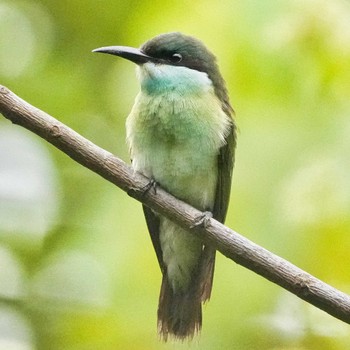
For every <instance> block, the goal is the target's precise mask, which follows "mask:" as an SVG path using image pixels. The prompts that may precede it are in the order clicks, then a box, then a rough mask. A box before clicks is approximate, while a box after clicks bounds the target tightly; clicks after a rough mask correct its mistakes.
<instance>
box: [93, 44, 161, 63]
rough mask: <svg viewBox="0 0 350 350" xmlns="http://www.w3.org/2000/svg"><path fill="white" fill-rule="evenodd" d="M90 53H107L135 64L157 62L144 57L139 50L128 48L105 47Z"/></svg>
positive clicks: (149, 57)
mask: <svg viewBox="0 0 350 350" xmlns="http://www.w3.org/2000/svg"><path fill="white" fill-rule="evenodd" d="M92 52H101V53H108V54H110V55H115V56H119V57H122V58H125V59H127V60H129V61H131V62H134V63H136V64H143V63H146V62H155V61H156V60H157V59H155V58H154V57H151V56H147V55H145V54H144V53H143V52H142V51H141V50H139V49H135V48H134V47H129V46H106V47H100V48H98V49H95V50H92Z"/></svg>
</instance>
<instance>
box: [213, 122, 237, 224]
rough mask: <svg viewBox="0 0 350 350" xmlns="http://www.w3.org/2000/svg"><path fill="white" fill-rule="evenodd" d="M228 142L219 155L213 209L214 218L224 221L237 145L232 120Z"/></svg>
mask: <svg viewBox="0 0 350 350" xmlns="http://www.w3.org/2000/svg"><path fill="white" fill-rule="evenodd" d="M225 141H226V144H225V145H224V146H223V147H221V149H220V153H219V156H218V180H217V185H216V193H215V202H214V209H213V217H214V219H216V220H218V221H220V222H224V221H225V218H226V213H227V208H228V203H229V200H230V192H231V180H232V170H233V164H234V161H235V159H234V153H235V147H236V128H235V125H234V122H233V121H232V126H231V130H230V133H229V134H228V135H227V137H226V139H225Z"/></svg>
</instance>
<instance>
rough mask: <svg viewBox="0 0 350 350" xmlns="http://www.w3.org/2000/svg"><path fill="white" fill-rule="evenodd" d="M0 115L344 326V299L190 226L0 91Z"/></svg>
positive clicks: (212, 226) (122, 171)
mask: <svg viewBox="0 0 350 350" xmlns="http://www.w3.org/2000/svg"><path fill="white" fill-rule="evenodd" d="M0 113H2V114H3V115H4V117H5V118H7V119H9V120H11V121H12V122H13V123H14V124H18V125H21V126H23V127H24V128H26V129H28V130H30V131H32V132H34V133H36V134H37V135H39V136H41V137H42V138H43V139H45V140H46V141H48V142H50V143H51V144H53V145H54V146H56V147H57V148H58V149H60V150H61V151H63V152H64V153H66V154H67V155H68V156H70V157H71V158H72V159H74V160H75V161H76V162H78V163H80V164H81V165H83V166H85V167H87V168H89V169H91V170H92V171H94V172H95V173H97V174H99V175H100V176H102V177H103V178H105V179H106V180H108V181H110V182H112V183H113V184H115V185H116V186H118V187H120V188H121V189H122V190H123V191H125V192H127V193H128V194H129V195H130V196H131V197H133V198H135V199H137V200H138V201H140V202H142V203H144V204H146V205H147V206H149V207H150V208H152V209H153V210H155V211H157V212H159V213H160V214H162V215H164V216H166V217H168V218H169V219H171V220H173V221H174V222H176V223H177V224H179V225H181V226H182V227H184V228H186V229H187V230H188V231H189V234H195V235H197V236H198V237H200V238H201V239H202V240H203V241H204V242H205V243H208V244H211V245H213V246H214V247H215V248H216V249H217V250H218V251H220V252H221V253H222V254H224V255H225V256H226V257H228V258H229V259H231V260H233V261H235V262H236V263H238V264H240V265H242V266H244V267H246V268H248V269H250V270H252V271H254V272H256V273H257V274H259V275H261V276H263V277H265V278H266V279H268V280H270V281H271V282H274V283H276V284H278V285H279V286H281V287H283V288H285V289H286V290H288V291H290V292H291V293H293V294H295V295H297V296H298V297H299V298H301V299H303V300H305V301H307V302H309V303H310V304H313V305H314V306H316V307H318V308H319V309H321V310H324V311H325V312H327V313H329V314H330V315H332V316H334V317H336V318H338V319H340V320H342V321H344V322H346V323H349V324H350V297H349V296H348V295H347V294H345V293H342V292H340V291H339V290H337V289H335V288H333V287H331V286H330V285H328V284H326V283H324V282H322V281H320V280H319V279H317V278H315V277H313V276H312V275H310V274H309V273H307V272H305V271H303V270H301V269H300V268H298V267H296V266H295V265H293V264H291V263H290V262H288V261H286V260H284V259H282V258H280V257H278V256H277V255H275V254H273V253H271V252H269V251H268V250H266V249H264V248H262V247H260V246H258V245H256V244H255V243H253V242H251V241H249V240H248V239H247V238H245V237H243V236H241V235H240V234H238V233H237V232H235V231H233V230H231V229H229V228H228V227H226V226H224V225H223V224H221V223H219V222H218V221H216V220H214V219H210V221H209V224H208V225H205V226H206V227H203V226H198V225H197V226H196V225H195V224H196V220H197V219H198V218H199V217H200V215H201V214H202V213H201V212H200V211H198V210H197V209H195V208H193V207H191V206H190V205H188V204H186V203H184V202H182V201H180V200H178V199H176V198H175V197H173V196H171V195H170V194H168V193H166V192H165V191H164V190H162V189H161V188H157V191H156V192H155V191H152V190H151V191H148V192H146V193H145V191H144V190H143V189H144V188H145V186H147V184H148V183H149V180H148V179H147V178H146V177H144V176H142V175H141V174H139V173H135V172H134V171H133V170H132V168H131V167H130V166H128V165H127V164H126V163H125V162H123V161H122V160H120V159H119V158H117V157H115V156H113V155H112V154H111V153H109V152H107V151H105V150H104V149H102V148H100V147H98V146H96V145H94V144H93V143H92V142H90V141H89V140H87V139H85V138H84V137H82V136H81V135H79V134H78V133H76V132H75V131H74V130H72V129H70V128H69V127H67V126H66V125H64V124H62V123H61V122H59V121H58V120H56V119H54V118H53V117H51V116H50V115H48V114H46V113H45V112H43V111H41V110H39V109H37V108H35V107H33V106H31V105H30V104H29V103H27V102H25V101H24V100H22V99H21V98H19V97H18V96H16V95H15V94H14V93H13V92H11V91H10V90H8V89H7V88H6V87H4V86H1V85H0Z"/></svg>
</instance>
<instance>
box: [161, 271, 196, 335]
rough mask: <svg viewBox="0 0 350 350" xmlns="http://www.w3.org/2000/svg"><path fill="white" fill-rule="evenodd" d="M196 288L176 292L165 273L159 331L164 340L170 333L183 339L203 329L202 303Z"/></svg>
mask: <svg viewBox="0 0 350 350" xmlns="http://www.w3.org/2000/svg"><path fill="white" fill-rule="evenodd" d="M196 289H198V288H193V287H190V288H189V290H186V291H179V292H174V291H173V289H172V288H171V286H170V284H169V282H168V277H167V274H166V273H164V275H163V280H162V286H161V290H160V296H159V306H158V332H159V335H160V337H161V338H162V339H163V340H164V341H166V340H167V339H168V336H169V335H170V336H173V337H174V338H177V339H181V340H183V339H185V338H193V336H194V334H195V333H197V332H198V331H199V330H200V329H201V327H202V303H201V298H200V293H198V292H197V291H196Z"/></svg>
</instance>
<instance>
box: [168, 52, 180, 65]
mask: <svg viewBox="0 0 350 350" xmlns="http://www.w3.org/2000/svg"><path fill="white" fill-rule="evenodd" d="M170 61H171V62H172V63H179V62H181V61H182V55H181V54H179V53H174V54H173V55H171V57H170Z"/></svg>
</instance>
